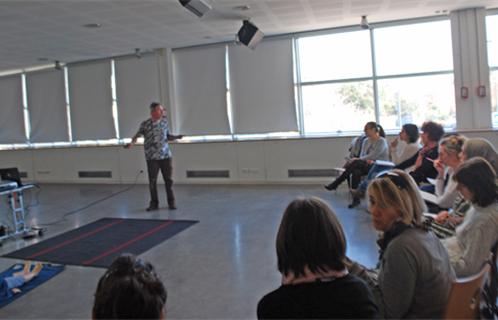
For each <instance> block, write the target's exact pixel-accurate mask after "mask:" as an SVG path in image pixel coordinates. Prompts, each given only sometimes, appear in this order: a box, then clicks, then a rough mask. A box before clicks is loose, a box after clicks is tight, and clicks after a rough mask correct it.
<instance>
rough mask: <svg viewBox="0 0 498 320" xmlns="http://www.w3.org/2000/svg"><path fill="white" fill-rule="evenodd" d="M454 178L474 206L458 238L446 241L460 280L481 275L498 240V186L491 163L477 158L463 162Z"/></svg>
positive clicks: (461, 192) (445, 243) (457, 235)
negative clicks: (477, 274) (481, 270)
mask: <svg viewBox="0 0 498 320" xmlns="http://www.w3.org/2000/svg"><path fill="white" fill-rule="evenodd" d="M453 179H455V181H456V182H457V190H458V191H459V192H460V194H461V195H462V197H463V198H464V199H465V200H467V201H470V202H471V203H472V207H471V208H470V210H469V212H468V213H467V214H466V215H465V218H464V221H463V222H462V224H461V225H460V226H458V227H457V228H456V235H455V236H454V237H450V238H447V239H444V240H443V244H444V246H445V247H446V249H447V250H448V253H449V255H450V260H451V264H452V266H453V268H454V270H455V273H456V275H457V276H458V277H466V276H470V275H473V274H475V273H477V272H478V271H479V270H480V269H481V268H482V266H483V264H484V262H485V261H486V260H487V259H488V257H489V253H490V250H491V247H492V245H493V244H494V243H495V242H496V241H497V240H498V185H497V183H496V172H495V171H494V169H493V168H492V167H491V165H490V164H489V162H488V161H486V160H485V159H484V158H481V157H477V158H473V159H470V160H467V161H465V162H464V163H462V164H461V165H460V166H459V167H458V169H457V170H456V172H455V174H454V175H453Z"/></svg>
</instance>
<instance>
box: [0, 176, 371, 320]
mask: <svg viewBox="0 0 498 320" xmlns="http://www.w3.org/2000/svg"><path fill="white" fill-rule="evenodd" d="M125 188H130V189H129V190H128V191H125V192H122V193H118V194H117V195H115V196H112V195H113V194H115V193H117V192H119V191H121V190H124V189H125ZM161 190H163V189H162V186H161ZM175 193H176V196H177V205H178V210H175V211H169V210H167V209H166V208H165V207H164V205H163V207H161V210H159V211H156V212H154V213H148V212H146V211H145V209H144V208H145V207H146V205H147V202H148V189H147V187H146V186H145V185H136V186H123V185H62V184H59V185H53V184H50V185H42V186H41V189H40V190H39V191H36V190H33V191H28V192H27V194H26V199H25V200H26V204H27V205H30V206H31V207H30V210H29V215H28V221H29V222H30V223H31V224H34V225H42V224H47V223H53V222H57V221H58V220H60V218H61V217H62V216H64V214H67V213H70V212H73V211H75V210H77V209H80V208H83V207H85V206H87V205H89V204H92V203H95V202H97V203H95V204H93V205H91V206H90V207H88V208H87V209H85V210H82V211H80V212H77V213H73V214H70V215H68V216H67V217H66V218H65V219H64V220H62V221H59V222H57V223H55V224H52V225H49V226H48V230H47V232H46V234H45V235H44V237H42V238H35V239H32V240H23V239H17V240H16V239H12V240H7V241H4V242H3V245H2V246H1V247H0V255H3V254H5V253H8V252H11V251H13V250H16V249H19V248H23V247H25V246H28V245H31V244H33V243H36V242H39V241H42V240H43V239H47V238H50V237H53V236H55V235H58V234H60V233H63V232H66V231H68V230H72V229H74V228H76V227H79V226H82V225H84V224H87V223H89V222H92V221H95V220H97V219H99V218H102V217H129V218H157V219H193V220H199V223H198V224H196V225H194V226H193V227H190V228H188V229H187V230H185V231H183V232H181V233H179V234H177V235H176V236H174V237H173V238H171V239H168V240H167V241H165V242H163V243H161V244H159V245H158V246H156V247H154V248H152V249H151V250H149V251H147V252H145V253H144V254H142V255H141V257H142V258H144V259H146V260H148V261H150V262H152V263H153V264H154V266H155V267H156V269H157V271H158V273H159V274H160V276H161V278H162V279H163V281H164V283H165V285H166V288H167V290H168V301H167V316H168V318H169V319H180V318H202V319H214V318H216V319H220V318H223V319H228V318H230V319H251V318H252V319H254V318H255V317H256V305H257V302H258V300H259V299H260V298H261V297H262V296H263V295H264V294H265V293H267V292H269V291H270V290H273V289H274V288H276V287H278V285H279V281H280V274H279V273H278V271H277V269H276V254H275V244H274V243H275V236H276V232H277V228H278V225H279V223H280V219H281V216H282V212H283V210H284V208H285V207H286V205H287V204H288V203H289V202H290V201H291V200H292V199H294V198H295V197H298V196H310V195H313V196H318V197H321V198H323V199H325V200H326V201H328V202H329V203H330V204H331V206H332V207H333V209H334V211H335V212H336V213H337V215H338V216H339V219H340V220H341V222H342V224H343V226H344V228H345V231H346V234H347V240H348V255H349V256H350V257H351V258H352V259H355V260H357V261H359V262H361V263H363V264H365V265H367V266H373V265H374V264H375V262H376V259H377V247H376V244H375V240H376V237H377V234H376V232H375V231H374V229H373V227H372V226H371V220H370V216H369V214H368V213H367V212H366V208H365V205H364V204H362V206H360V207H359V209H357V210H350V209H347V201H348V197H347V193H346V190H345V189H343V190H339V191H337V192H336V193H334V192H332V193H331V192H327V191H326V190H324V189H323V187H322V186H321V185H250V186H239V185H235V186H234V185H230V186H226V185H224V186H220V185H195V186H191V185H176V186H175ZM109 196H111V197H110V198H108V199H106V200H103V201H100V202H99V200H101V199H104V198H107V197H109ZM0 200H1V204H0V221H1V222H2V223H6V222H8V221H6V218H5V215H6V212H7V206H6V201H5V199H0ZM2 220H3V221H2ZM15 262H17V260H14V259H8V258H3V257H0V270H4V269H6V268H8V267H9V266H11V265H12V264H13V263H15ZM103 273H104V269H100V268H92V267H75V266H67V268H66V270H65V271H64V272H62V273H61V274H60V275H58V276H56V277H55V278H53V279H51V280H50V281H48V282H46V283H45V284H43V285H41V286H39V287H38V288H36V289H35V290H32V291H31V292H29V293H27V294H26V295H24V296H23V297H21V298H20V299H17V300H16V301H15V302H13V303H11V304H10V305H8V306H6V307H4V308H2V309H0V318H2V319H7V318H8V319H28V318H31V319H34V318H36V319H41V318H44V319H66V318H72V319H83V318H84V319H90V318H91V307H92V303H93V293H94V290H95V287H96V284H97V281H98V279H99V277H100V276H101V275H102V274H103Z"/></svg>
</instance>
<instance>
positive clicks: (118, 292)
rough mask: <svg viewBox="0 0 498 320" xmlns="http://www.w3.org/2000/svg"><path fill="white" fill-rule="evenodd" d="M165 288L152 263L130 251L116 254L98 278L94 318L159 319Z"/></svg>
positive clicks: (165, 294) (165, 295)
mask: <svg viewBox="0 0 498 320" xmlns="http://www.w3.org/2000/svg"><path fill="white" fill-rule="evenodd" d="M166 298H167V292H166V289H165V288H164V285H163V283H162V282H161V280H160V279H159V277H158V276H157V274H156V272H155V271H154V267H153V266H152V265H151V264H150V263H148V262H145V261H142V259H139V258H136V257H135V256H133V255H131V254H124V255H122V256H120V257H118V258H117V259H116V260H114V262H113V263H112V264H111V266H110V267H109V269H108V270H107V271H106V273H105V274H104V275H103V276H102V278H100V280H99V283H98V285H97V290H96V291H95V301H94V304H93V318H94V319H160V318H161V315H163V314H164V306H165V305H166Z"/></svg>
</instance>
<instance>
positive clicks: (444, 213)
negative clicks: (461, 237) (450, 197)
mask: <svg viewBox="0 0 498 320" xmlns="http://www.w3.org/2000/svg"><path fill="white" fill-rule="evenodd" d="M449 216H450V213H449V212H448V211H446V210H444V211H439V213H438V214H437V216H436V217H435V218H434V221H436V222H437V223H439V224H442V223H444V222H445V221H446V220H447V219H448V218H449Z"/></svg>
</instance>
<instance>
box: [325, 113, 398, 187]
mask: <svg viewBox="0 0 498 320" xmlns="http://www.w3.org/2000/svg"><path fill="white" fill-rule="evenodd" d="M364 132H365V135H366V136H367V138H366V139H365V140H364V141H363V145H362V147H361V154H360V157H359V158H352V159H351V160H349V161H348V162H347V163H346V165H345V166H344V169H346V170H345V171H344V172H343V173H342V174H341V175H340V176H339V177H337V179H335V180H334V181H333V182H332V183H330V184H328V185H326V186H325V189H327V190H329V191H332V190H335V189H337V187H338V186H339V185H340V184H341V183H343V182H344V181H346V180H347V179H348V178H349V176H350V175H351V177H352V178H351V180H352V181H351V186H350V187H351V188H352V189H356V187H357V186H358V183H359V182H360V179H361V176H363V175H365V174H367V173H368V170H370V167H371V166H372V165H373V164H374V162H375V160H389V154H388V147H387V142H386V139H385V138H384V137H385V133H384V129H382V127H381V126H380V125H378V124H377V123H375V122H367V124H366V125H365V128H364Z"/></svg>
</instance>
